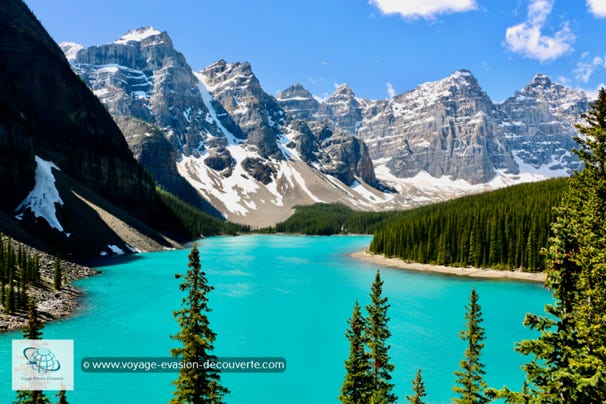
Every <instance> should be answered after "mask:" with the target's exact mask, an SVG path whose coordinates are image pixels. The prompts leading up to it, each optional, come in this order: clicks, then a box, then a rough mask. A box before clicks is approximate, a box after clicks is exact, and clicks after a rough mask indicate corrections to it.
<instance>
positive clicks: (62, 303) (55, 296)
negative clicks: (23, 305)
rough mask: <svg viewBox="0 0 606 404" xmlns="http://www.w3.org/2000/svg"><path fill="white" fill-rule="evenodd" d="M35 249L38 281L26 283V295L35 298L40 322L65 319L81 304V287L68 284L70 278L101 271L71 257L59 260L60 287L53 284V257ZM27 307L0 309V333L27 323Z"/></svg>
mask: <svg viewBox="0 0 606 404" xmlns="http://www.w3.org/2000/svg"><path fill="white" fill-rule="evenodd" d="M26 249H28V250H29V251H35V252H34V254H36V255H38V257H39V259H40V272H41V275H42V276H41V278H42V281H41V283H40V284H39V285H36V286H33V285H29V286H28V294H29V296H30V298H34V299H35V300H36V306H37V308H38V312H39V314H40V319H41V320H42V322H43V323H47V322H50V321H56V320H61V319H66V318H69V317H72V316H73V315H75V314H77V313H78V311H79V309H80V308H81V307H82V303H81V301H80V299H81V298H82V297H83V296H84V292H83V291H82V289H79V288H77V287H76V286H74V285H73V284H72V282H73V281H75V280H79V279H84V278H88V277H90V276H94V275H97V274H99V273H101V271H99V270H97V269H93V268H90V267H87V266H84V265H80V264H76V263H73V262H71V261H62V262H61V266H62V267H63V271H64V277H65V278H64V279H65V281H67V282H65V284H64V285H63V287H62V288H61V289H60V290H55V289H54V288H53V271H54V257H53V256H51V255H50V254H47V253H44V252H42V251H36V250H34V249H33V248H31V247H26ZM27 317H28V311H27V310H18V311H17V312H15V313H14V314H6V313H4V312H3V311H1V312H0V334H2V333H8V332H14V331H19V330H22V329H23V328H24V327H25V325H26V323H27Z"/></svg>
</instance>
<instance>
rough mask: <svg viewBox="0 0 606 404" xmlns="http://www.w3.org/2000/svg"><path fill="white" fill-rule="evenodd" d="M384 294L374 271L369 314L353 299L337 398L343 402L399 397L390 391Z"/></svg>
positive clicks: (383, 402) (380, 402) (384, 403)
mask: <svg viewBox="0 0 606 404" xmlns="http://www.w3.org/2000/svg"><path fill="white" fill-rule="evenodd" d="M382 294H383V281H382V280H381V274H380V272H379V271H377V274H376V275H375V280H374V282H373V284H372V287H371V293H370V300H371V301H370V304H369V305H367V306H366V312H367V313H368V317H367V318H364V317H363V316H362V314H361V313H360V306H359V305H358V302H357V301H356V304H355V306H354V311H353V314H352V318H351V320H349V322H348V323H349V329H348V330H347V332H346V333H345V336H346V337H347V339H348V340H349V358H348V359H347V361H345V369H346V370H347V373H346V374H345V380H344V381H343V385H342V386H341V395H340V396H339V400H341V402H343V403H360V404H366V403H370V404H389V403H395V402H396V401H397V400H398V398H397V397H396V395H395V394H393V392H392V390H393V384H392V383H390V381H391V372H392V371H393V370H394V365H393V364H391V363H389V361H390V359H391V358H390V357H389V349H390V348H391V346H389V345H388V344H387V340H388V339H389V337H390V336H391V332H390V331H389V327H388V323H389V317H388V316H387V309H389V304H388V303H387V298H386V297H383V296H382Z"/></svg>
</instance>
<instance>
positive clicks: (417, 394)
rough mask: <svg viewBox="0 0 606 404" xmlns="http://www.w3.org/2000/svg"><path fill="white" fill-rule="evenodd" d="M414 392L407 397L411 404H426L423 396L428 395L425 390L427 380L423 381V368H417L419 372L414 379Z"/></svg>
mask: <svg viewBox="0 0 606 404" xmlns="http://www.w3.org/2000/svg"><path fill="white" fill-rule="evenodd" d="M412 392H413V394H412V395H411V396H406V399H407V400H408V402H409V403H411V404H424V403H425V401H423V397H426V396H427V391H426V390H425V382H423V375H422V374H421V369H418V370H417V374H416V375H415V378H414V379H412Z"/></svg>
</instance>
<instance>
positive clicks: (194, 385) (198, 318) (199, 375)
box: [171, 244, 229, 404]
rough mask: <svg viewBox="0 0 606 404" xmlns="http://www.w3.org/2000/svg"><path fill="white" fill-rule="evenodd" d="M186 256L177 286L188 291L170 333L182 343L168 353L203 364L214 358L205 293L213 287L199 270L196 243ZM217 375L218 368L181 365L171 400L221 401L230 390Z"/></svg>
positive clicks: (213, 339)
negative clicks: (176, 325) (185, 266)
mask: <svg viewBox="0 0 606 404" xmlns="http://www.w3.org/2000/svg"><path fill="white" fill-rule="evenodd" d="M188 258H189V263H188V267H189V269H188V271H187V274H186V275H185V277H184V281H183V283H182V284H181V285H180V287H179V288H180V289H181V290H182V291H184V292H187V296H186V297H184V298H183V300H182V303H181V304H182V306H183V308H182V309H181V310H178V311H175V313H174V315H175V318H176V320H177V322H178V323H179V326H180V330H179V332H178V333H177V334H176V335H173V336H172V338H173V339H175V340H178V341H180V342H181V343H182V347H179V348H174V349H171V355H173V356H174V357H176V358H178V359H179V360H181V361H184V362H190V363H193V362H197V363H199V364H203V363H205V362H206V361H211V362H213V361H216V360H217V358H216V357H215V356H214V355H212V353H211V352H212V351H213V349H214V347H213V343H214V341H215V338H216V334H215V333H214V332H213V331H212V330H211V329H210V327H209V321H208V317H207V316H206V313H208V312H210V311H211V310H210V308H209V307H208V296H207V295H208V293H209V292H210V291H211V290H213V287H212V286H210V285H209V284H208V282H207V279H206V274H205V273H204V272H203V271H202V267H201V264H200V253H199V252H198V247H197V245H196V244H194V246H193V248H192V249H191V252H190V254H189V257H188ZM219 379H220V375H219V372H218V371H217V370H215V369H202V368H198V369H195V367H193V368H192V369H189V368H187V367H184V368H183V369H181V370H180V372H179V377H178V379H177V380H175V381H174V382H173V384H174V385H175V386H176V391H175V392H174V396H175V397H174V398H173V399H172V400H171V403H175V404H177V403H183V402H188V403H193V404H203V403H204V404H206V403H213V404H214V403H222V402H223V396H224V395H225V394H227V393H228V392H229V391H228V390H227V389H226V388H225V387H223V386H221V384H219Z"/></svg>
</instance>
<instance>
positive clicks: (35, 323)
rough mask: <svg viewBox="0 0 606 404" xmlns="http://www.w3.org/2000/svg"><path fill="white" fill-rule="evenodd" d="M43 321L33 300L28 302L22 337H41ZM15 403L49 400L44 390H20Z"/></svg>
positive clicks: (47, 403)
mask: <svg viewBox="0 0 606 404" xmlns="http://www.w3.org/2000/svg"><path fill="white" fill-rule="evenodd" d="M43 328H44V323H43V322H42V321H41V320H40V315H39V313H38V309H37V308H36V303H35V302H34V301H30V302H29V314H28V318H27V323H26V325H25V328H24V329H23V338H25V339H42V329H43ZM14 403H15V404H49V403H50V400H49V399H48V398H47V397H46V396H45V395H44V392H42V391H38V390H22V391H19V392H18V393H17V399H16V400H15V401H14Z"/></svg>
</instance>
